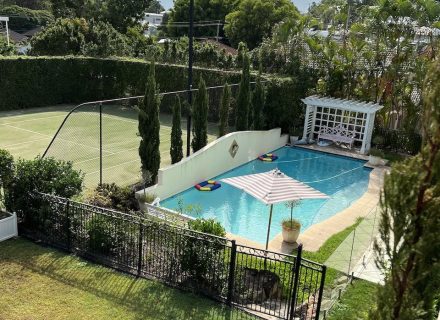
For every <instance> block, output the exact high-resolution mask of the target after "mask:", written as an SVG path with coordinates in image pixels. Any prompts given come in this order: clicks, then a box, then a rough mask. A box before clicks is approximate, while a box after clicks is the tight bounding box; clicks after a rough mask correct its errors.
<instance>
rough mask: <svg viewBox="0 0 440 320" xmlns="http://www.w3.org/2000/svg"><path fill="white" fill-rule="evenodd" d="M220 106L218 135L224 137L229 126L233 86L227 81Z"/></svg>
mask: <svg viewBox="0 0 440 320" xmlns="http://www.w3.org/2000/svg"><path fill="white" fill-rule="evenodd" d="M221 101H222V102H221V103H222V104H221V106H220V123H219V126H218V136H219V137H222V136H224V135H225V134H227V133H228V127H229V108H230V107H231V88H230V87H229V85H228V84H227V83H225V85H224V86H223V92H222V98H221Z"/></svg>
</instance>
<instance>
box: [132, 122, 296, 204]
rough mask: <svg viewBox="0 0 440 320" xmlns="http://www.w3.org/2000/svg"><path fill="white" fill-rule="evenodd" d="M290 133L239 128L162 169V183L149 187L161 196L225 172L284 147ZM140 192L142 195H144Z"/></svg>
mask: <svg viewBox="0 0 440 320" xmlns="http://www.w3.org/2000/svg"><path fill="white" fill-rule="evenodd" d="M287 139H288V137H287V135H281V129H279V128H278V129H272V130H268V131H239V132H233V133H230V134H227V135H226V136H223V137H221V138H219V139H217V140H215V141H213V142H211V143H210V144H208V145H207V146H206V147H204V148H203V149H201V150H199V151H197V152H196V153H194V154H192V155H191V156H190V157H188V158H185V159H183V160H182V161H180V162H179V163H176V164H174V165H172V166H170V167H167V168H163V169H160V170H159V174H158V183H157V184H156V185H154V186H152V187H150V188H147V189H146V192H147V193H152V194H155V195H156V196H158V197H159V198H161V199H166V198H168V197H170V196H172V195H174V194H176V193H179V192H181V191H184V190H186V189H188V188H190V187H191V186H193V185H195V184H197V183H199V182H201V181H204V180H208V179H210V178H213V177H215V176H217V175H219V174H221V173H223V172H226V171H228V170H231V169H233V168H235V167H238V166H240V165H242V164H244V163H246V162H249V161H251V160H254V159H256V158H257V157H258V156H259V155H261V154H263V153H267V152H270V151H272V150H275V149H278V148H281V147H282V146H284V145H285V144H286V143H287ZM234 140H235V141H236V142H237V144H238V151H237V153H236V155H235V157H232V156H231V154H230V153H229V149H230V147H231V145H232V144H233V142H234ZM142 193H143V191H139V192H138V194H139V195H140V194H142Z"/></svg>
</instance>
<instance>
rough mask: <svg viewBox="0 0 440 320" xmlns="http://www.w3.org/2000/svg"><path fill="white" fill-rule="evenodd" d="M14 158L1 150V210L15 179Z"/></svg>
mask: <svg viewBox="0 0 440 320" xmlns="http://www.w3.org/2000/svg"><path fill="white" fill-rule="evenodd" d="M14 168H15V165H14V158H13V157H12V155H11V154H10V153H9V152H8V151H6V150H3V149H0V209H1V207H2V205H4V203H3V201H4V199H5V197H6V196H7V194H8V191H9V188H10V185H11V183H12V181H13V179H14Z"/></svg>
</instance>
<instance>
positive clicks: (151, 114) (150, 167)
mask: <svg viewBox="0 0 440 320" xmlns="http://www.w3.org/2000/svg"><path fill="white" fill-rule="evenodd" d="M159 107H160V99H159V95H158V92H157V87H156V79H155V66H154V62H153V63H152V64H151V66H150V72H149V75H148V80H147V86H146V89H145V98H144V100H143V102H142V104H141V105H140V107H139V125H138V128H139V135H140V137H141V142H140V145H139V157H140V158H141V163H142V172H146V171H148V172H150V173H151V180H152V181H153V182H155V181H156V178H157V173H158V171H159V167H160V150H159V144H160V134H159V131H160V122H159Z"/></svg>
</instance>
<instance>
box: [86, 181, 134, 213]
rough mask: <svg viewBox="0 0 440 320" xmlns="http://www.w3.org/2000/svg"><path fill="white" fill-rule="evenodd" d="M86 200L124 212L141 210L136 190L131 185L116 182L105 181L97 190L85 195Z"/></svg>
mask: <svg viewBox="0 0 440 320" xmlns="http://www.w3.org/2000/svg"><path fill="white" fill-rule="evenodd" d="M84 200H85V202H87V203H89V204H91V205H94V206H97V207H101V208H110V209H114V210H118V211H122V212H133V211H138V210H139V203H138V201H137V199H136V197H135V192H134V190H132V189H131V188H130V187H120V186H118V185H116V184H115V183H111V184H109V183H103V184H102V185H99V186H97V187H96V188H95V190H93V191H91V192H89V193H87V194H86V195H85V199H84Z"/></svg>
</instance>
